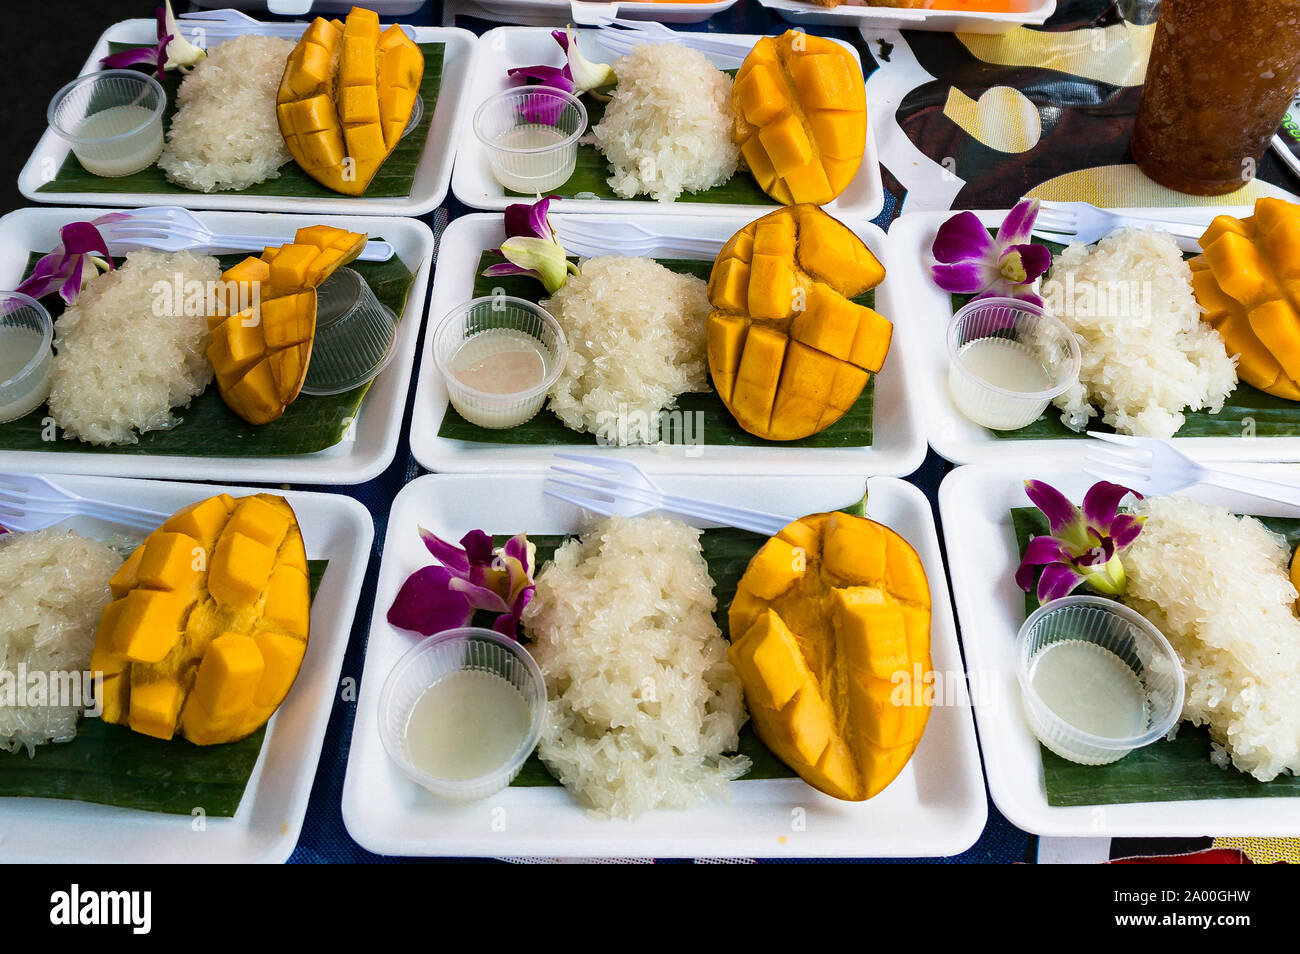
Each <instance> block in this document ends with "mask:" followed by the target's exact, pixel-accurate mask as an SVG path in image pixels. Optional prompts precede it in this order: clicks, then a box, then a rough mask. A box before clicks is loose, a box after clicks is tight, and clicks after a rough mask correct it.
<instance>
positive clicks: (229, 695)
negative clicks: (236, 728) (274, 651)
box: [193, 633, 263, 720]
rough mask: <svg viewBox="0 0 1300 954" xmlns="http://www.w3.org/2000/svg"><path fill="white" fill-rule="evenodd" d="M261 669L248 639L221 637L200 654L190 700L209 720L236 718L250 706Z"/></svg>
mask: <svg viewBox="0 0 1300 954" xmlns="http://www.w3.org/2000/svg"><path fill="white" fill-rule="evenodd" d="M262 668H263V664H262V654H261V652H260V651H259V650H258V648H257V643H255V642H254V641H253V639H252V638H251V637H249V636H244V635H241V634H238V633H222V634H221V635H220V636H218V637H217V638H216V639H214V640H213V641H212V643H211V644H210V645H209V646H208V650H207V652H205V653H204V654H203V661H202V662H200V663H199V671H198V675H197V677H196V678H195V680H194V690H193V698H194V699H195V700H196V701H197V702H198V703H199V705H201V706H202V707H203V709H204V711H205V712H206V714H207V715H209V716H211V717H212V718H213V719H218V720H223V719H230V718H232V717H234V716H237V715H239V714H240V713H242V712H243V711H244V710H245V709H246V708H248V706H250V705H251V704H252V702H253V693H254V692H255V691H256V690H257V685H258V683H259V682H260V681H261V679H262Z"/></svg>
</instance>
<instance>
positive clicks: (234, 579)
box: [208, 532, 275, 608]
mask: <svg viewBox="0 0 1300 954" xmlns="http://www.w3.org/2000/svg"><path fill="white" fill-rule="evenodd" d="M274 565H275V551H274V550H272V549H271V548H270V547H268V546H266V545H265V544H264V543H261V542H259V541H258V540H255V539H253V538H252V537H249V536H246V535H244V534H242V533H238V532H232V533H223V534H222V535H221V539H220V540H218V541H217V546H216V548H215V549H214V550H213V553H212V564H211V567H212V568H211V572H210V574H209V576H208V591H209V592H210V593H211V594H212V596H213V598H214V599H216V601H217V602H218V603H219V604H223V605H225V606H229V607H233V608H244V607H248V606H251V605H253V603H254V602H255V601H256V599H257V597H258V596H260V595H261V593H262V590H263V589H264V588H265V587H266V582H267V580H268V579H270V576H271V569H272V568H273V567H274Z"/></svg>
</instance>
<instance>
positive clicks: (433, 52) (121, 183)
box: [37, 43, 443, 199]
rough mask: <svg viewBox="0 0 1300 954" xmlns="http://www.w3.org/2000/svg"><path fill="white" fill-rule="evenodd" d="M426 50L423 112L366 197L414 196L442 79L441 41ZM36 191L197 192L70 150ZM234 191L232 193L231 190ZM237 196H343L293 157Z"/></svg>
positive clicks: (171, 75)
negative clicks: (107, 166)
mask: <svg viewBox="0 0 1300 954" xmlns="http://www.w3.org/2000/svg"><path fill="white" fill-rule="evenodd" d="M135 45H136V44H130V43H112V44H110V45H109V47H110V50H109V51H110V52H112V53H117V52H120V51H121V50H126V49H131V48H132V47H133V46H135ZM419 46H420V50H421V51H422V52H423V53H424V78H423V80H422V81H421V83H420V99H421V100H422V101H423V104H424V114H423V115H422V116H421V117H420V121H419V122H418V123H417V124H416V126H415V128H414V129H412V130H411V131H410V133H408V134H407V135H406V137H405V138H404V139H402V140H401V141H400V142H399V143H398V144H397V147H396V148H395V149H394V150H393V152H392V154H391V155H390V156H389V157H388V158H387V159H386V160H384V164H383V166H382V167H381V168H380V170H379V171H378V172H377V173H376V174H375V178H374V180H373V181H372V182H371V183H370V186H369V187H368V188H367V189H366V193H365V196H364V197H363V198H371V199H374V198H393V197H400V196H406V195H410V194H411V184H412V183H413V182H415V172H416V169H417V167H418V166H419V165H420V156H421V155H422V154H423V153H424V144H425V142H426V140H427V139H428V138H429V125H430V123H431V122H432V121H433V111H434V107H435V106H437V104H438V89H439V86H440V85H441V82H442V59H443V44H441V43H421V44H420V45H419ZM180 84H181V77H180V76H179V75H178V74H177V73H176V72H175V71H169V72H168V73H167V78H166V79H165V80H164V81H163V89H164V90H166V92H167V108H166V111H165V113H164V114H163V124H164V127H165V128H167V129H170V128H171V118H172V114H173V113H174V112H175V111H176V106H175V103H176V91H177V89H179V88H180ZM37 191H38V192H100V193H115V192H138V193H142V194H145V195H159V196H186V195H193V194H194V191H193V190H192V189H186V188H185V187H183V186H178V185H176V184H175V183H172V182H169V181H167V176H166V175H165V174H164V173H163V171H162V170H161V169H159V168H158V167H157V166H156V165H155V166H150V167H149V168H148V169H142V170H140V171H139V172H136V173H134V174H132V175H129V176H121V177H119V178H112V179H106V178H104V177H103V176H97V175H95V174H94V173H90V172H87V171H86V170H85V169H84V168H82V166H81V163H80V162H78V161H77V157H76V156H74V155H73V154H72V153H68V158H67V159H65V160H64V162H63V165H62V166H60V167H59V170H58V171H57V172H56V173H55V174H54V178H53V179H51V180H50V181H49V182H47V183H46V184H45V185H43V186H41V187H40V188H39V189H38V190H37ZM232 194H234V193H232ZM238 194H239V195H256V196H268V197H300V198H307V199H337V198H340V196H341V194H340V193H338V192H335V191H334V190H333V189H327V188H325V186H323V185H321V184H320V183H319V182H317V181H316V180H315V179H313V178H312V177H311V176H309V175H307V173H305V172H303V171H302V169H300V168H299V167H298V164H297V163H295V162H293V161H289V162H287V163H285V164H284V165H283V166H281V167H280V174H279V176H277V177H276V178H274V179H268V180H266V181H265V182H259V183H257V184H256V185H252V186H249V187H248V188H247V189H243V190H241V191H240V192H239V193H238Z"/></svg>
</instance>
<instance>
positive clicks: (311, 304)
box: [207, 225, 367, 425]
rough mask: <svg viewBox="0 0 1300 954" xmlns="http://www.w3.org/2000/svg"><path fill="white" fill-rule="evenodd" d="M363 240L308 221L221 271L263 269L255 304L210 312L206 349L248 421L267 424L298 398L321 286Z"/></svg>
mask: <svg viewBox="0 0 1300 954" xmlns="http://www.w3.org/2000/svg"><path fill="white" fill-rule="evenodd" d="M366 240H367V236H366V235H365V234H363V233H358V232H350V231H348V230H346V229H339V228H335V227H334V226H328V225H314V226H304V227H303V228H300V229H299V230H298V232H297V235H296V236H295V240H294V241H293V242H290V243H287V244H285V245H282V246H274V247H268V248H267V249H265V250H264V251H263V253H262V255H261V256H260V258H257V259H246V260H245V261H244V262H241V263H239V264H238V265H236V266H234V267H233V268H231V269H228V270H227V271H226V272H225V274H224V275H223V276H222V278H223V281H225V282H227V283H229V282H231V281H234V280H236V279H239V280H243V279H240V278H239V276H240V275H246V276H251V275H253V274H254V273H259V270H264V271H265V278H264V279H262V280H260V281H259V282H258V284H257V286H256V289H257V298H256V302H257V307H256V310H254V309H253V308H249V309H248V310H246V311H244V312H241V313H239V314H237V315H233V316H231V317H228V318H224V319H223V318H222V317H221V316H220V315H216V316H211V317H209V319H208V327H209V329H210V330H211V331H212V343H211V344H210V345H209V346H208V351H207V355H208V359H209V361H210V362H211V364H212V369H213V371H214V372H215V376H216V379H217V388H218V390H219V391H220V393H221V397H222V399H223V400H224V401H225V402H226V404H227V406H228V407H230V409H231V410H232V411H234V412H235V413H236V414H238V415H239V416H240V417H241V418H243V419H244V420H245V421H248V422H249V423H250V424H257V425H260V424H268V423H270V422H271V421H274V420H276V419H277V418H279V417H280V416H281V415H283V414H284V411H285V409H286V408H287V407H288V406H289V405H290V404H291V403H293V401H294V400H295V399H296V398H297V397H298V395H299V393H300V392H301V390H302V385H303V383H304V382H305V380H306V375H307V368H308V363H309V361H310V357H311V344H312V340H313V339H314V337H315V334H316V303H317V298H316V287H317V286H318V285H320V284H321V283H322V282H324V281H325V280H326V279H328V278H329V276H330V275H332V274H333V273H334V272H335V271H337V270H338V269H339V268H341V267H342V266H343V265H346V264H347V263H348V262H351V261H352V260H353V259H354V258H356V256H357V255H359V254H360V252H361V250H362V249H363V248H365V244H366ZM249 262H257V263H258V266H257V267H254V266H250V265H249V264H248V263H249ZM232 276H233V277H232ZM286 351H287V352H290V353H288V354H285V353H284V352H286Z"/></svg>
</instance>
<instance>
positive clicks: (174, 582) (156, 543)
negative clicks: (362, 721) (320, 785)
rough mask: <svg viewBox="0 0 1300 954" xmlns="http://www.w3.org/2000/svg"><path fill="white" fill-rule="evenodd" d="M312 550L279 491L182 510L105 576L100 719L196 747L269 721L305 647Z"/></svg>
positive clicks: (98, 647)
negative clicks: (178, 737) (309, 553)
mask: <svg viewBox="0 0 1300 954" xmlns="http://www.w3.org/2000/svg"><path fill="white" fill-rule="evenodd" d="M307 573H308V569H307V553H306V550H305V549H304V548H303V543H302V533H301V532H300V531H299V529H298V520H297V518H296V517H295V515H294V512H293V508H292V507H291V506H290V505H289V503H288V501H286V500H285V499H284V498H283V497H277V496H273V495H271V494H257V495H256V496H252V497H243V498H240V499H238V500H237V499H235V498H233V497H231V496H230V495H228V494H221V495H219V496H216V497H211V498H209V499H207V500H204V501H202V502H201V503H196V504H193V505H191V506H188V507H185V508H184V509H182V510H179V511H177V512H176V513H175V514H173V515H172V516H171V517H170V518H168V519H167V521H166V522H165V523H164V524H163V525H162V526H161V527H159V528H158V529H157V530H155V531H154V532H153V533H151V534H150V535H149V536H148V537H147V538H146V539H145V541H144V542H143V543H142V544H140V546H139V547H137V548H136V549H135V551H134V552H133V553H132V554H131V556H130V557H128V558H127V560H126V562H125V563H123V564H122V567H121V568H120V569H119V570H118V571H117V573H116V575H114V577H113V579H112V580H111V581H110V584H109V585H110V588H111V590H112V595H113V602H111V603H109V604H108V606H107V607H105V608H104V613H103V616H102V617H101V619H100V624H99V631H98V633H97V635H96V638H95V649H94V652H93V654H92V656H91V669H92V670H94V671H98V672H102V673H103V674H104V684H103V691H102V693H101V695H102V704H103V718H104V721H106V722H113V723H118V724H120V725H128V726H130V727H131V728H132V729H133V730H134V731H136V732H140V733H142V734H144V735H150V736H153V737H155V738H158V739H171V738H172V737H173V736H174V735H176V734H177V733H179V734H180V735H182V736H184V737H185V738H187V739H189V740H190V741H191V742H193V743H195V744H196V745H214V744H218V743H222V742H235V741H237V740H239V739H242V738H244V737H245V736H247V735H250V734H251V733H253V732H255V731H256V730H257V729H258V728H260V727H261V726H263V725H265V724H266V721H267V720H268V719H270V718H271V715H272V714H273V713H274V712H275V710H276V709H277V708H278V707H279V705H280V703H281V702H283V701H284V697H285V696H286V695H288V693H289V689H290V687H292V686H293V683H294V680H295V679H296V678H297V676H298V669H299V667H300V666H301V665H302V659H303V655H304V654H305V653H306V651H307V638H308V635H309V628H310V619H311V589H310V584H309V582H308V576H307Z"/></svg>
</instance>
